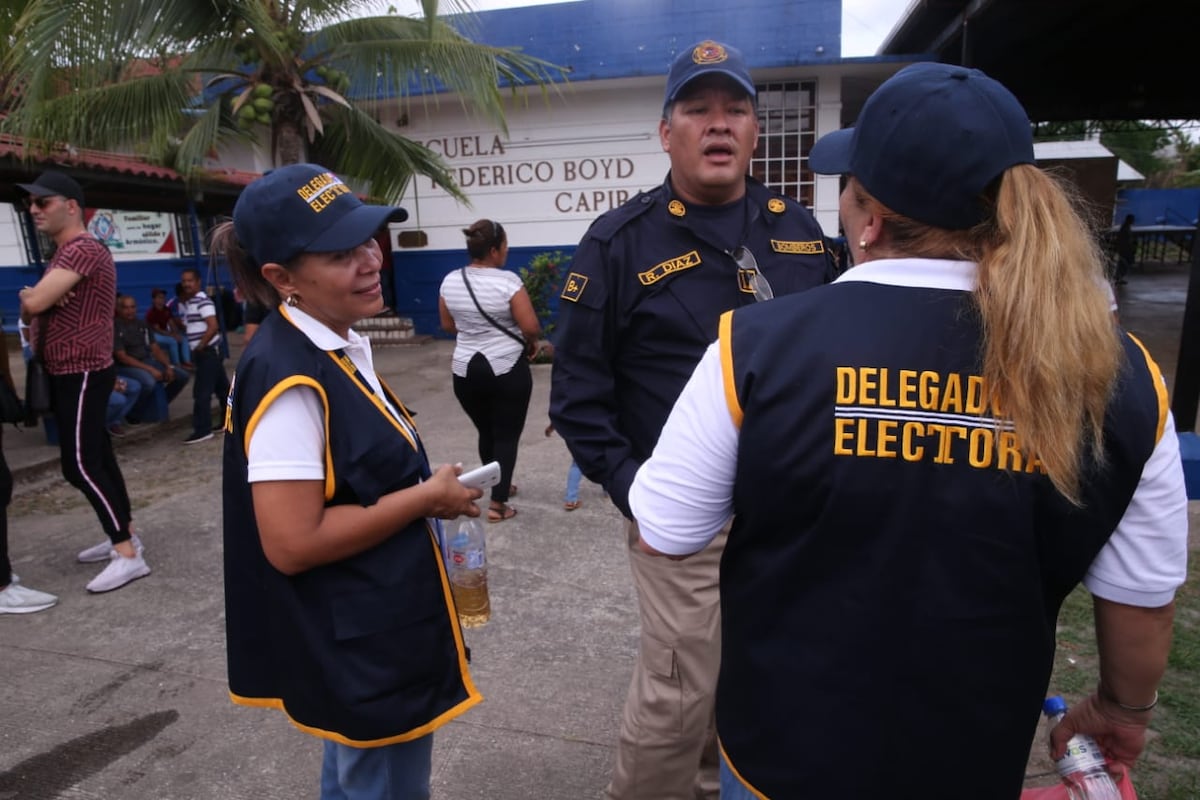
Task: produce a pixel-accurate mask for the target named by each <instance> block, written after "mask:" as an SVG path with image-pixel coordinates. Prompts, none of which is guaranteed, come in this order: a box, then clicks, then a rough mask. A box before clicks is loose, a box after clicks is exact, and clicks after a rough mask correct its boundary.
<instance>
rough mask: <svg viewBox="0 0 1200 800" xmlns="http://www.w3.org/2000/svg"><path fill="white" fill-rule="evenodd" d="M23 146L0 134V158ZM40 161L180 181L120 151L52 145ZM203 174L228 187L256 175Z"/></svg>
mask: <svg viewBox="0 0 1200 800" xmlns="http://www.w3.org/2000/svg"><path fill="white" fill-rule="evenodd" d="M24 154H25V145H24V142H23V140H22V139H21V137H19V136H11V135H5V134H0V157H3V156H15V157H23V156H24ZM38 160H39V161H40V162H42V163H43V164H45V163H53V164H59V165H62V166H69V167H81V168H85V169H96V170H103V171H107V172H116V173H120V174H122V175H134V176H138V177H145V178H157V179H159V180H163V181H172V182H179V183H182V182H183V178H182V177H181V176H180V174H179V173H178V172H176V171H175V170H173V169H170V168H169V167H160V166H157V165H155V164H151V163H149V162H148V161H146V160H145V159H143V158H139V157H137V156H132V155H126V154H123V153H109V152H105V151H103V150H88V149H81V148H75V147H56V148H54V149H53V150H52V151H51V152H50V153H48V154H46V155H45V156H43V157H42V158H40V159H38ZM205 176H206V177H207V178H208V179H210V180H212V181H215V182H217V183H225V184H229V185H232V186H245V185H247V184H249V183H250V182H251V181H253V180H254V179H255V178H258V177H260V174H259V173H257V172H246V171H244V170H236V169H230V168H228V167H219V168H217V169H211V170H206V171H205Z"/></svg>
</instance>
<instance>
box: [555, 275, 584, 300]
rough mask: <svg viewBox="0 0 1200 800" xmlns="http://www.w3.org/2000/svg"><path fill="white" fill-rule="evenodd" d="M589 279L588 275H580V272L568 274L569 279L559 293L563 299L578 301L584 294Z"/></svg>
mask: <svg viewBox="0 0 1200 800" xmlns="http://www.w3.org/2000/svg"><path fill="white" fill-rule="evenodd" d="M587 283H588V279H587V276H586V275H580V274H579V273H578V272H572V273H570V274H569V275H567V280H566V282H565V283H563V290H562V294H561V295H559V296H560V297H561V298H562V299H563V300H570V301H571V302H572V303H578V302H579V298H580V297H582V296H583V290H584V289H586V288H587Z"/></svg>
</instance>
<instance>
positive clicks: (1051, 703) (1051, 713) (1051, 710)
mask: <svg viewBox="0 0 1200 800" xmlns="http://www.w3.org/2000/svg"><path fill="white" fill-rule="evenodd" d="M1042 711H1043V712H1044V713H1045V714H1046V716H1047V717H1056V716H1058V715H1059V714H1065V713H1067V701H1066V700H1063V699H1062V696H1061V695H1057V694H1056V695H1054V696H1053V697H1047V698H1046V702H1045V703H1042Z"/></svg>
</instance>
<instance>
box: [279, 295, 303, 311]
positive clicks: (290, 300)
mask: <svg viewBox="0 0 1200 800" xmlns="http://www.w3.org/2000/svg"><path fill="white" fill-rule="evenodd" d="M283 302H285V303H287V304H288V305H289V306H291V307H292V308H295V307H296V306H298V305H300V295H298V294H289V295H288V296H287V297H286V298H285V299H284V301H283Z"/></svg>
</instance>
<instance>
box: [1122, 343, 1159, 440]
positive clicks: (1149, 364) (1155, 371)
mask: <svg viewBox="0 0 1200 800" xmlns="http://www.w3.org/2000/svg"><path fill="white" fill-rule="evenodd" d="M1125 335H1126V336H1128V337H1129V338H1130V339H1132V340H1133V343H1134V344H1136V345H1137V346H1138V349H1140V350H1141V351H1142V355H1143V356H1145V357H1146V368H1147V369H1148V370H1150V379H1151V380H1152V381H1153V382H1154V393H1155V394H1156V395H1158V430H1157V431H1156V432H1155V434H1154V443H1155V444H1158V441H1159V439H1162V435H1163V431H1164V430H1166V427H1167V412H1168V410H1169V409H1170V406H1169V405H1168V404H1167V383H1166V381H1165V380H1163V375H1162V370H1160V369H1159V368H1158V364H1157V363H1155V361H1154V359H1153V358H1151V357H1150V351H1149V350H1147V349H1146V345H1144V344H1142V343H1141V341H1140V340H1138V338H1137V337H1136V336H1134V335H1133V334H1132V333H1128V332H1127V333H1126V334H1125Z"/></svg>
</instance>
